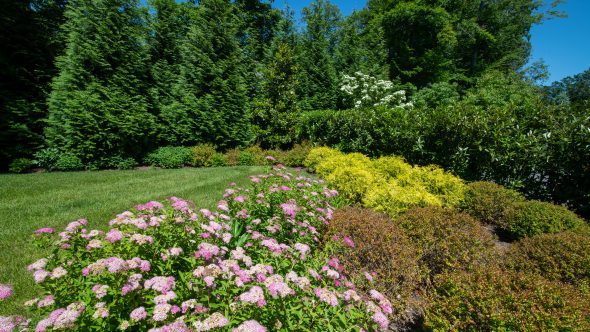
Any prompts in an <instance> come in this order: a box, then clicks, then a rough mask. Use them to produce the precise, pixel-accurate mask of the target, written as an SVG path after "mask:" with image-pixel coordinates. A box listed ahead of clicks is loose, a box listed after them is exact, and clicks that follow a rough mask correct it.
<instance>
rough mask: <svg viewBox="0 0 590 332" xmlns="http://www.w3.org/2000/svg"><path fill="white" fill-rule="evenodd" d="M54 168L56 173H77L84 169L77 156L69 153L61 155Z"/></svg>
mask: <svg viewBox="0 0 590 332" xmlns="http://www.w3.org/2000/svg"><path fill="white" fill-rule="evenodd" d="M54 167H55V169H56V170H58V171H79V170H82V169H84V164H83V163H82V160H80V158H78V157H77V156H75V155H73V154H70V153H63V154H62V155H61V156H60V157H59V159H58V160H57V162H56V163H55V166H54Z"/></svg>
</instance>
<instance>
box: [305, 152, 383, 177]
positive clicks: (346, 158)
mask: <svg viewBox="0 0 590 332" xmlns="http://www.w3.org/2000/svg"><path fill="white" fill-rule="evenodd" d="M340 168H362V169H365V170H366V171H368V172H371V173H375V175H377V171H376V170H375V169H374V168H373V162H372V161H371V159H370V158H369V157H367V156H365V155H363V154H360V153H350V154H341V155H335V156H331V157H327V158H325V159H324V160H323V161H321V162H320V163H319V164H317V166H316V168H315V172H316V173H317V174H318V175H320V176H322V177H328V176H329V175H330V174H332V173H333V172H335V171H336V170H338V169H340Z"/></svg>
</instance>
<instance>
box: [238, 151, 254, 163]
mask: <svg viewBox="0 0 590 332" xmlns="http://www.w3.org/2000/svg"><path fill="white" fill-rule="evenodd" d="M238 165H240V166H255V165H256V156H255V155H254V154H252V153H250V152H248V151H240V154H239V155H238Z"/></svg>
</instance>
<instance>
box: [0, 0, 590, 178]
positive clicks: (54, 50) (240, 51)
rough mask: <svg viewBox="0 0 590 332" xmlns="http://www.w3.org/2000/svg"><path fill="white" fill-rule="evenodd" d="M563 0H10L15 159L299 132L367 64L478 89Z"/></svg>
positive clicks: (381, 72) (96, 158)
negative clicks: (342, 1)
mask: <svg viewBox="0 0 590 332" xmlns="http://www.w3.org/2000/svg"><path fill="white" fill-rule="evenodd" d="M556 5H557V3H556V2H553V3H551V4H546V3H544V2H543V1H539V0H466V1H461V2H456V1H442V0H369V1H368V3H367V5H366V7H365V8H364V9H362V10H360V11H356V12H354V13H353V14H351V15H350V16H347V17H345V16H343V15H342V14H341V12H340V10H339V8H338V7H337V6H336V5H334V4H332V3H330V2H329V1H328V0H315V1H313V2H312V3H311V4H310V5H309V6H308V7H306V8H305V9H304V10H303V11H302V24H298V22H297V21H296V20H295V19H294V13H293V12H292V11H291V10H290V9H289V8H288V7H287V8H284V9H282V10H281V9H277V8H276V7H275V6H273V3H272V1H262V0H234V1H229V0H200V1H185V2H176V1H174V0H150V1H148V2H147V3H141V2H140V1H138V0H69V1H66V0H61V1H59V0H30V1H17V0H7V1H4V2H3V6H4V8H3V11H2V13H1V14H0V19H1V22H0V24H1V26H0V28H1V29H0V38H1V42H2V45H4V46H3V48H2V50H1V51H0V52H1V54H0V61H1V62H2V68H1V70H2V82H1V85H0V101H1V104H0V107H1V114H0V116H1V119H2V121H1V123H0V126H1V128H0V129H1V130H0V145H1V146H2V152H1V167H2V168H6V167H7V165H8V164H9V163H10V162H11V161H12V160H14V159H16V158H19V157H32V156H33V154H34V153H35V152H36V151H38V150H39V149H42V148H50V149H54V151H59V153H64V154H69V155H71V156H74V157H77V158H79V159H80V160H81V161H82V162H84V163H94V165H95V166H97V167H106V166H107V165H109V160H111V159H112V158H128V157H133V158H136V159H138V158H142V157H143V156H144V155H145V154H146V153H147V152H149V151H151V150H153V149H155V148H156V147H159V146H166V145H175V146H179V145H185V146H188V145H194V144H199V143H213V144H215V145H216V146H218V147H219V148H221V149H226V148H233V147H239V146H245V145H249V144H253V143H260V144H262V145H263V146H264V147H288V146H289V145H291V144H293V143H294V141H295V140H296V133H295V127H296V125H295V124H296V122H297V117H298V113H299V112H301V111H308V110H321V109H342V108H345V107H346V105H345V103H343V99H344V98H343V94H342V91H340V84H341V82H342V78H343V75H344V74H353V73H355V72H358V71H360V72H363V73H364V74H368V75H371V76H373V77H376V78H379V79H387V80H391V81H393V82H394V83H395V84H396V86H398V87H399V89H404V90H407V92H408V93H409V94H410V95H411V94H415V93H416V94H417V93H420V91H421V90H422V89H424V88H428V90H426V92H425V93H436V91H438V90H436V89H434V90H433V89H431V88H432V86H437V84H442V83H445V84H450V85H449V86H452V87H454V88H453V93H457V94H458V96H463V95H465V93H466V91H468V90H469V89H470V88H472V87H473V86H474V85H475V82H476V81H477V79H478V78H479V77H481V76H482V75H483V74H484V73H486V72H489V71H496V72H499V73H502V74H505V75H513V73H515V72H519V71H521V70H522V69H523V66H524V65H525V64H526V63H527V61H528V59H529V54H530V48H531V45H530V30H531V27H532V26H533V25H534V24H538V23H541V22H542V21H543V20H544V19H546V18H547V17H550V16H555V15H557V13H556V12H555V11H554V9H555V6H556ZM547 8H549V10H547ZM519 77H521V78H519V79H522V80H523V81H526V78H525V77H524V76H523V75H520V76H519ZM563 84H564V87H561V86H559V87H558V86H552V87H549V88H547V89H545V90H544V91H545V92H543V93H545V94H546V95H547V96H548V97H547V98H548V100H549V99H550V102H552V103H553V102H555V103H557V102H560V101H559V100H561V99H560V98H561V97H560V96H562V95H563V93H564V92H562V91H565V90H567V94H568V98H570V99H571V97H569V94H572V93H573V92H571V91H573V90H575V89H572V88H569V86H570V85H572V84H573V85H576V84H577V83H575V82H573V83H571V82H569V83H566V82H564V83H563ZM560 89H561V90H560ZM570 90H571V91H570ZM539 93H541V92H539ZM423 94H424V93H423ZM576 96H577V95H576ZM439 97H440V98H442V97H443V96H442V95H434V96H433V97H431V100H434V101H432V102H434V103H436V102H437V101H436V100H438V99H440V98H439ZM458 98H461V97H458ZM575 98H578V97H575ZM575 98H574V99H575ZM423 99H424V98H422V99H420V100H423ZM570 99H568V102H569V100H570ZM582 99H583V98H582ZM586 99H587V97H586ZM576 100H577V99H576ZM576 103H577V104H576V105H578V104H580V103H578V102H576Z"/></svg>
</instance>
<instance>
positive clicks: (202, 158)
mask: <svg viewBox="0 0 590 332" xmlns="http://www.w3.org/2000/svg"><path fill="white" fill-rule="evenodd" d="M192 151H193V162H192V166H194V167H210V166H211V158H212V157H213V155H214V154H215V153H216V151H215V145H213V144H209V143H207V144H199V145H196V146H194V147H193V149H192Z"/></svg>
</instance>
